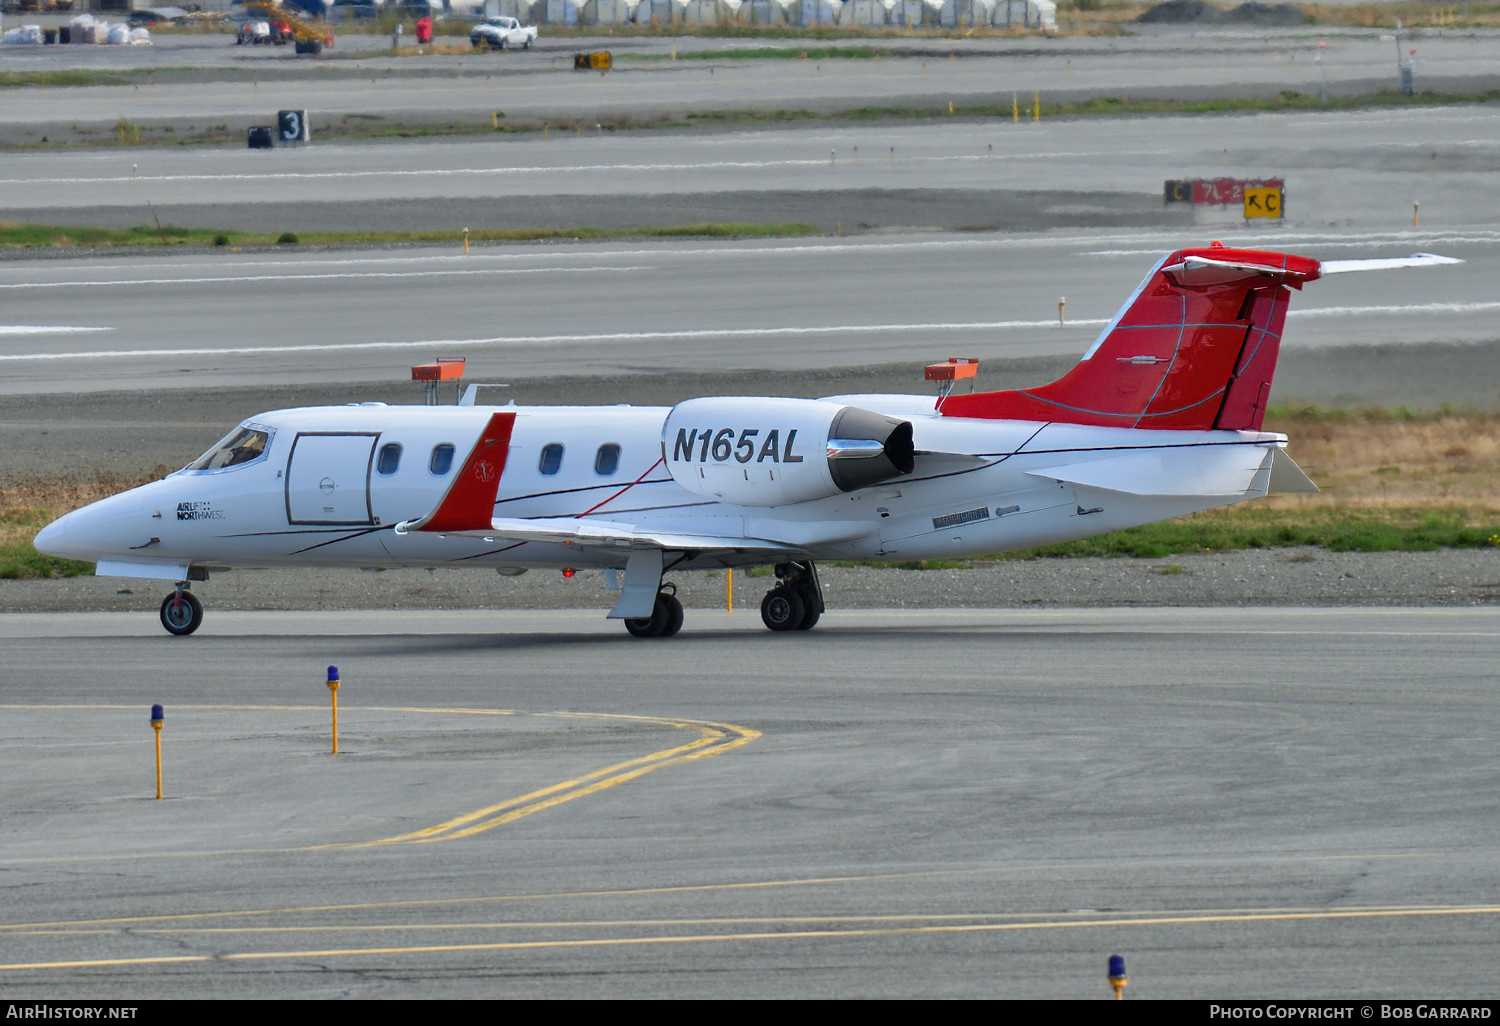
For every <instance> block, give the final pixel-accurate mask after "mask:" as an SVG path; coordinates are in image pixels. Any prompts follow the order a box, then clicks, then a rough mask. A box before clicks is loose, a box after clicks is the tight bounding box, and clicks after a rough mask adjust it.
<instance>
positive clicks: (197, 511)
mask: <svg viewBox="0 0 1500 1026" xmlns="http://www.w3.org/2000/svg"><path fill="white" fill-rule="evenodd" d="M177 519H178V520H223V519H224V511H223V510H222V509H214V508H213V504H212V503H209V502H179V503H178V504H177Z"/></svg>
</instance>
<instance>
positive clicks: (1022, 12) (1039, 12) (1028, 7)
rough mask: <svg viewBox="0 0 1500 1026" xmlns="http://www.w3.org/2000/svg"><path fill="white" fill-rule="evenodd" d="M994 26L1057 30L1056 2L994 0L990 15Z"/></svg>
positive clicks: (1043, 0)
mask: <svg viewBox="0 0 1500 1026" xmlns="http://www.w3.org/2000/svg"><path fill="white" fill-rule="evenodd" d="M990 25H991V26H992V27H994V28H1029V29H1044V30H1046V31H1049V32H1055V31H1056V30H1057V4H1055V3H1053V2H1052V0H995V10H994V12H993V13H992V14H991V15H990Z"/></svg>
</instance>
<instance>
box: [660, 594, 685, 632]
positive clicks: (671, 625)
mask: <svg viewBox="0 0 1500 1026" xmlns="http://www.w3.org/2000/svg"><path fill="white" fill-rule="evenodd" d="M663 599H665V600H666V603H667V622H666V624H664V625H663V627H662V631H661V634H660V635H658V637H662V638H670V637H671V636H672V635H674V634H676V633H677V632H678V631H680V630H682V619H683V616H682V600H681V599H679V598H678V597H677V596H676V595H668V594H666V593H663V594H662V595H661V596H660V597H658V598H657V601H658V602H660V601H662V600H663Z"/></svg>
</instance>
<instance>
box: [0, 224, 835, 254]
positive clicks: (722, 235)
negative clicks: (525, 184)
mask: <svg viewBox="0 0 1500 1026" xmlns="http://www.w3.org/2000/svg"><path fill="white" fill-rule="evenodd" d="M822 232H823V229H821V228H818V227H816V226H815V225H810V224H803V223H801V222H791V223H782V224H751V223H748V222H740V221H727V222H716V223H705V224H680V225H662V226H657V227H647V228H590V227H577V228H471V229H469V241H470V242H538V241H544V240H552V239H641V238H709V239H739V238H766V237H784V236H800V235H820V234H822ZM460 238H462V235H461V233H459V232H458V231H455V230H453V229H451V228H447V229H434V230H430V231H417V232H392V231H324V232H320V231H297V232H236V231H224V230H222V229H218V228H183V227H180V226H178V225H171V224H169V225H162V226H161V227H159V228H158V227H157V226H156V225H148V224H138V225H136V226H135V227H134V228H90V227H76V226H64V225H36V224H3V223H0V249H61V248H67V247H70V246H82V247H88V248H96V249H103V248H110V247H121V246H174V245H199V246H220V247H229V248H241V247H245V246H274V245H282V246H286V245H317V246H352V245H372V244H391V243H406V244H417V243H445V244H454V243H456V242H457V240H459V239H460Z"/></svg>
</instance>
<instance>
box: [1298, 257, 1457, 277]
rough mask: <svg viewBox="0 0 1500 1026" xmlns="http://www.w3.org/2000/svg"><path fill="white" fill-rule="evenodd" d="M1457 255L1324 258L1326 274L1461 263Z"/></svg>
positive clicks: (1323, 266) (1323, 264) (1324, 271)
mask: <svg viewBox="0 0 1500 1026" xmlns="http://www.w3.org/2000/svg"><path fill="white" fill-rule="evenodd" d="M1461 263H1463V261H1462V260H1460V259H1458V258H1457V257H1446V256H1438V255H1437V254H1436V253H1413V254H1412V255H1411V256H1409V257H1382V258H1378V259H1372V260H1324V261H1323V263H1322V265H1321V266H1322V268H1323V273H1324V274H1348V273H1349V272H1350V271H1390V270H1393V269H1395V268H1397V267H1436V266H1437V265H1439V264H1461Z"/></svg>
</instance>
